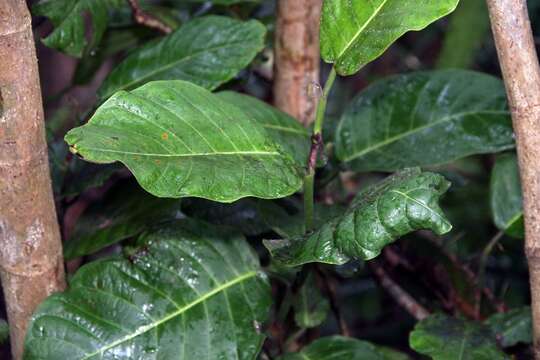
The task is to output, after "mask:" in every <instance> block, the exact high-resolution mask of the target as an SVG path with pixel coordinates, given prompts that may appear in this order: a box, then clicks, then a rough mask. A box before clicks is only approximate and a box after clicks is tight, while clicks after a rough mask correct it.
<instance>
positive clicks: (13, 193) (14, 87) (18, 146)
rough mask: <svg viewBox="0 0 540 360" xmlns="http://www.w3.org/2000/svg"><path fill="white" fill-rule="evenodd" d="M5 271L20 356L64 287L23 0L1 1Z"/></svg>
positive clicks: (0, 227) (0, 200) (0, 191)
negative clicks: (43, 309)
mask: <svg viewBox="0 0 540 360" xmlns="http://www.w3.org/2000/svg"><path fill="white" fill-rule="evenodd" d="M0 93H1V96H0V98H1V99H2V104H1V106H0V107H1V108H2V111H1V113H0V268H1V269H0V276H1V278H2V287H3V289H4V296H5V300H6V306H7V315H8V320H9V326H10V339H11V349H12V353H13V358H14V359H16V360H19V359H22V353H23V342H24V336H25V334H26V328H27V325H28V321H29V319H30V316H31V315H32V313H33V312H34V310H35V308H36V306H37V305H38V304H39V303H41V301H43V299H44V298H46V297H47V296H49V295H50V294H51V293H53V292H55V291H59V290H62V289H63V288H64V286H65V283H64V264H63V259H62V244H61V238H60V231H59V228H58V223H57V219H56V211H55V207H54V200H53V194H52V187H51V179H50V176H49V163H48V159H47V144H46V142H45V130H44V121H43V106H42V103H41V90H40V84H39V73H38V66H37V59H36V52H35V47H34V37H33V34H32V27H31V18H30V14H29V12H28V8H27V7H26V1H24V0H3V1H0Z"/></svg>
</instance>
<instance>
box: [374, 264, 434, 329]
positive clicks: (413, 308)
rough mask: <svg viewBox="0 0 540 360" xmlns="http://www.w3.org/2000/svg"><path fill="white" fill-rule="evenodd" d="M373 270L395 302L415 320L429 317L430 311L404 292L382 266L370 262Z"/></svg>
mask: <svg viewBox="0 0 540 360" xmlns="http://www.w3.org/2000/svg"><path fill="white" fill-rule="evenodd" d="M368 264H369V266H370V267H371V270H373V273H374V274H375V275H376V276H377V278H378V279H379V282H380V284H381V286H382V287H383V288H384V289H385V290H386V291H387V292H388V293H389V294H390V295H391V296H392V298H394V300H395V301H396V302H397V303H398V304H399V305H400V306H401V307H402V308H404V309H405V310H407V312H408V313H409V314H411V315H412V316H413V317H414V318H415V319H417V320H422V319H425V318H426V317H428V316H429V314H430V313H429V311H428V310H426V308H424V307H423V306H422V305H420V304H419V303H418V301H416V300H415V299H414V298H413V297H412V296H411V295H410V294H409V293H408V292H406V291H405V290H403V288H401V287H400V286H399V285H398V284H397V283H396V282H395V281H394V280H392V279H391V278H390V276H389V275H388V274H387V273H386V271H384V269H383V268H382V266H380V265H379V264H377V263H376V262H375V261H370V262H368Z"/></svg>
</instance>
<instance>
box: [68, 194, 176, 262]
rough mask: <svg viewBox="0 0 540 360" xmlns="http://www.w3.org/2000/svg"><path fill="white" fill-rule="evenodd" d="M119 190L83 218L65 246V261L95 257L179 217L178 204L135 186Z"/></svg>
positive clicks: (86, 212)
mask: <svg viewBox="0 0 540 360" xmlns="http://www.w3.org/2000/svg"><path fill="white" fill-rule="evenodd" d="M120 186H121V188H116V187H115V188H113V189H112V190H111V191H110V192H109V193H107V196H106V197H105V200H104V201H100V202H96V203H95V204H93V205H92V206H91V207H90V208H88V209H87V210H86V211H85V212H84V213H83V214H82V216H81V217H80V218H79V220H78V221H77V224H76V225H75V230H74V232H73V235H72V237H71V238H70V239H69V241H67V242H65V243H64V258H66V259H68V260H69V259H72V258H75V257H78V256H84V255H89V254H92V253H95V252H97V251H99V250H101V249H103V248H105V247H107V246H110V245H113V244H116V243H118V242H120V241H122V240H125V239H128V238H130V237H133V236H135V235H138V234H140V233H141V232H143V231H144V230H147V229H149V228H150V227H152V226H159V225H158V224H160V223H163V222H166V221H170V220H173V219H177V218H180V217H182V214H181V212H180V201H179V200H176V199H162V198H157V197H155V196H152V195H150V194H148V193H146V192H144V191H143V190H142V189H140V187H139V186H138V185H136V184H135V186H130V185H126V184H121V185H120ZM111 193H112V194H111ZM109 194H111V195H109Z"/></svg>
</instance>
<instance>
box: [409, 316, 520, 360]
mask: <svg viewBox="0 0 540 360" xmlns="http://www.w3.org/2000/svg"><path fill="white" fill-rule="evenodd" d="M409 343H410V345H411V347H412V348H413V349H414V350H415V351H417V352H419V353H420V354H423V355H428V356H431V357H432V358H433V359H434V360H498V359H510V358H509V357H508V356H506V354H504V353H503V352H502V351H501V350H499V349H498V348H497V343H496V341H495V337H494V335H493V333H492V332H491V331H490V329H489V328H488V327H486V326H484V325H482V324H479V323H475V322H472V321H466V320H462V319H456V318H451V317H448V316H446V315H442V314H435V315H432V316H430V317H428V318H426V319H424V320H422V321H420V322H419V323H418V324H417V325H416V326H415V328H414V331H413V332H412V333H411V335H410V338H409Z"/></svg>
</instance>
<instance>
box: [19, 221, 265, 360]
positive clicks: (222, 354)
mask: <svg viewBox="0 0 540 360" xmlns="http://www.w3.org/2000/svg"><path fill="white" fill-rule="evenodd" d="M140 240H141V248H140V249H139V250H138V251H136V252H135V253H133V254H131V255H130V256H129V257H128V258H123V259H119V258H112V259H106V260H101V261H95V262H92V263H90V264H88V265H85V266H84V267H82V268H81V269H80V270H79V271H78V272H77V274H76V275H75V276H74V277H73V279H72V281H71V283H70V289H69V290H67V291H66V292H65V293H58V294H55V295H52V296H51V297H49V298H48V299H47V300H46V301H45V302H44V303H42V304H41V305H40V307H39V309H38V310H37V312H36V313H35V314H34V316H33V317H32V322H31V324H30V328H29V331H28V335H27V338H26V346H25V348H26V354H25V359H73V360H78V359H81V360H82V359H97V358H100V359H116V360H128V359H134V358H139V359H173V358H174V359H176V358H179V359H245V360H248V359H249V360H251V359H254V358H255V356H256V354H257V353H258V351H259V349H260V346H261V345H262V341H263V339H264V336H263V335H261V334H260V331H259V326H260V324H262V323H263V322H264V321H265V320H266V317H267V313H268V310H269V305H270V293H269V286H268V284H267V282H266V279H265V277H264V276H263V275H262V274H261V273H260V271H259V264H258V259H257V258H256V256H255V255H254V253H253V252H252V250H251V249H250V248H249V246H248V245H247V243H246V242H245V241H244V239H243V238H242V237H239V236H237V235H234V234H229V233H226V232H225V231H223V230H220V229H213V228H210V227H209V226H208V225H205V224H203V223H194V222H185V223H183V224H181V225H176V226H174V227H168V228H163V229H161V230H159V231H157V232H153V233H149V234H146V235H145V236H143V237H142V238H141V239H140Z"/></svg>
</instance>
